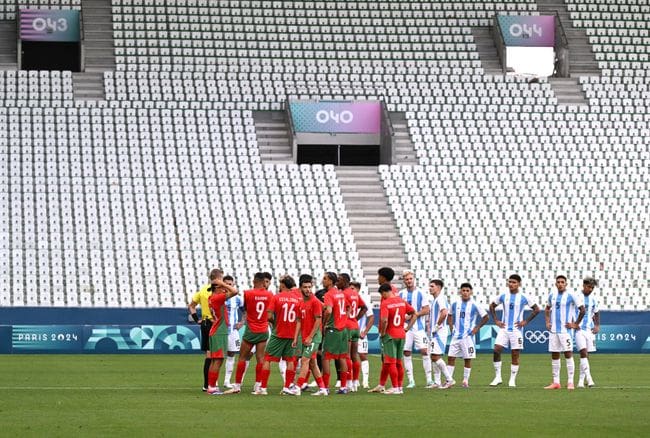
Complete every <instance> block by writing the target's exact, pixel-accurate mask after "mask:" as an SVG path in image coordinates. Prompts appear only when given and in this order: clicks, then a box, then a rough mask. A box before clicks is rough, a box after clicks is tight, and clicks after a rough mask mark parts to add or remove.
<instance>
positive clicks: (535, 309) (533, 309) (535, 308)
mask: <svg viewBox="0 0 650 438" xmlns="http://www.w3.org/2000/svg"><path fill="white" fill-rule="evenodd" d="M530 310H531V312H530V315H528V318H526V319H525V320H523V321H519V322H517V324H515V325H516V326H517V327H518V328H524V327H525V326H527V325H528V324H529V323H530V322H531V321H532V320H533V319H535V317H536V316H537V314H538V313H539V306H538V305H537V304H533V305H532V307H531V308H530Z"/></svg>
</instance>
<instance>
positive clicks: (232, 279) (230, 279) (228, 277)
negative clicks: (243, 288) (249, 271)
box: [223, 275, 235, 281]
mask: <svg viewBox="0 0 650 438" xmlns="http://www.w3.org/2000/svg"><path fill="white" fill-rule="evenodd" d="M223 281H235V279H234V278H233V276H232V275H226V276H224V277H223Z"/></svg>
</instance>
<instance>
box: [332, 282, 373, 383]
mask: <svg viewBox="0 0 650 438" xmlns="http://www.w3.org/2000/svg"><path fill="white" fill-rule="evenodd" d="M336 285H337V287H338V288H339V289H341V290H343V293H344V294H345V297H346V299H347V301H348V305H349V306H350V310H349V312H348V321H347V325H346V328H347V330H348V336H349V340H348V345H349V347H348V348H349V356H348V358H347V360H346V362H347V364H348V377H349V379H348V391H351V392H356V391H357V389H358V386H359V371H360V370H361V360H360V359H359V353H358V352H357V350H358V346H359V318H360V315H364V314H365V312H366V310H367V309H368V308H367V307H366V303H365V302H364V301H363V300H362V299H361V297H360V296H359V292H358V290H356V289H353V288H351V287H350V276H349V275H348V274H345V273H343V274H340V275H339V280H338V282H337V283H336Z"/></svg>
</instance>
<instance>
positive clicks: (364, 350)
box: [357, 336, 368, 354]
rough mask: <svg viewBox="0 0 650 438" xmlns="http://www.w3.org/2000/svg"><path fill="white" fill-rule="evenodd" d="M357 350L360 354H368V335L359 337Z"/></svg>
mask: <svg viewBox="0 0 650 438" xmlns="http://www.w3.org/2000/svg"><path fill="white" fill-rule="evenodd" d="M357 352H358V353H360V354H368V336H366V337H365V338H359V344H357Z"/></svg>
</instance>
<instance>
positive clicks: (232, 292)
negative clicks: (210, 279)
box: [214, 280, 239, 299]
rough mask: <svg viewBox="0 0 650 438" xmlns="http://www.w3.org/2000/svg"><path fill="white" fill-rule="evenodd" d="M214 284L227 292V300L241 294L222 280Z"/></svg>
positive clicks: (215, 281)
mask: <svg viewBox="0 0 650 438" xmlns="http://www.w3.org/2000/svg"><path fill="white" fill-rule="evenodd" d="M214 284H216V285H217V287H219V288H220V289H225V290H226V299H228V298H231V297H234V296H235V295H237V294H239V291H238V290H237V288H235V287H234V286H230V285H229V284H226V283H224V282H223V281H222V280H214Z"/></svg>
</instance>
